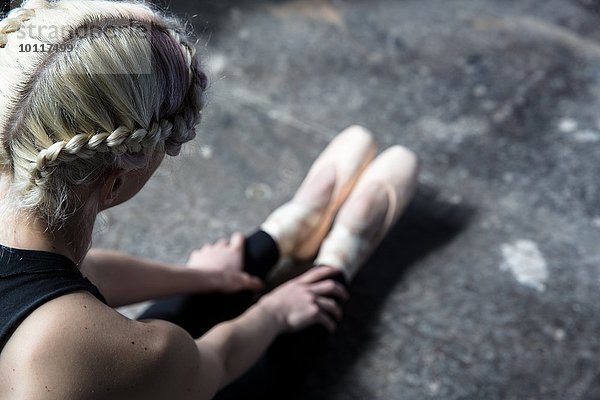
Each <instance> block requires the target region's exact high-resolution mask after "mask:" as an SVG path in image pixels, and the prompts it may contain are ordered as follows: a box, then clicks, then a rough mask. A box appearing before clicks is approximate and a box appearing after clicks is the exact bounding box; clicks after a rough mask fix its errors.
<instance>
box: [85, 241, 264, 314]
mask: <svg viewBox="0 0 600 400" xmlns="http://www.w3.org/2000/svg"><path fill="white" fill-rule="evenodd" d="M243 241H244V239H243V236H242V235H241V234H239V233H236V234H234V235H233V236H232V238H231V241H230V242H229V243H228V242H227V241H225V240H220V241H218V242H217V243H216V244H214V245H208V246H204V247H203V248H202V249H199V250H195V251H193V252H192V254H191V256H190V258H189V260H188V262H187V264H186V265H179V264H169V263H163V262H159V261H153V260H147V259H143V258H140V257H134V256H131V255H127V254H124V253H120V252H117V251H112V250H101V249H91V250H90V251H89V252H88V254H87V256H86V258H85V259H84V260H83V263H82V265H81V272H82V273H83V275H84V276H86V277H87V278H88V279H89V280H90V281H92V282H93V283H94V284H95V285H96V286H98V288H99V289H100V292H102V294H103V295H104V297H105V298H106V300H107V301H108V303H109V305H110V306H111V307H118V306H123V305H127V304H133V303H138V302H141V301H146V300H152V299H157V298H161V297H167V296H171V295H177V294H188V293H210V292H234V291H237V290H242V289H250V290H257V289H260V288H261V286H262V285H261V282H260V281H259V280H258V279H256V278H254V277H251V276H250V275H248V274H246V273H245V272H243V271H242V263H243V253H242V252H243Z"/></svg>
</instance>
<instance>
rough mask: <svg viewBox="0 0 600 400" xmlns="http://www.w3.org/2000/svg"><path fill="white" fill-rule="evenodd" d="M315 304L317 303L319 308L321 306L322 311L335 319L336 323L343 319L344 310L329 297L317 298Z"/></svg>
mask: <svg viewBox="0 0 600 400" xmlns="http://www.w3.org/2000/svg"><path fill="white" fill-rule="evenodd" d="M315 303H317V306H319V308H320V309H321V310H322V311H324V312H325V313H326V314H328V315H331V316H332V317H333V318H335V320H336V321H339V320H341V319H342V309H341V308H340V306H338V303H336V301H335V300H333V299H330V298H327V297H317V299H316V300H315Z"/></svg>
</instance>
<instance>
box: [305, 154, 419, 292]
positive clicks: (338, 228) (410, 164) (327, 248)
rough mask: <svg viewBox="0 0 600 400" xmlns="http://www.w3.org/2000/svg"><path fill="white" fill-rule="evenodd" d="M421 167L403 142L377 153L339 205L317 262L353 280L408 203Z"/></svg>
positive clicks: (348, 279) (316, 263)
mask: <svg viewBox="0 0 600 400" xmlns="http://www.w3.org/2000/svg"><path fill="white" fill-rule="evenodd" d="M418 169H419V163H418V160H417V157H416V156H415V154H414V153H413V152H411V151H410V150H408V149H406V148H404V147H401V146H394V147H391V148H389V149H387V150H386V151H384V152H383V153H382V154H381V155H380V156H379V157H377V158H376V159H375V161H373V162H372V163H371V164H370V165H369V167H368V168H367V169H366V170H365V172H364V173H363V175H362V176H361V177H360V180H359V181H358V183H357V184H356V187H355V188H354V190H353V191H352V193H351V194H350V196H349V197H348V199H347V200H346V202H345V203H344V205H343V206H342V207H341V208H340V210H339V213H338V215H337V217H336V220H335V222H334V224H333V227H332V229H331V232H329V234H328V235H327V237H326V238H325V240H324V242H323V244H322V246H321V249H320V250H319V254H318V255H317V258H316V260H315V262H314V264H315V265H328V266H332V267H335V268H339V269H340V270H341V271H342V272H343V273H344V276H345V278H346V280H347V281H348V282H350V281H351V280H352V278H353V277H354V275H355V274H356V272H357V271H358V269H359V268H360V267H361V265H362V264H363V263H364V262H365V261H366V260H367V258H368V257H369V256H370V255H371V254H372V253H373V251H374V250H375V248H377V246H378V245H379V243H380V242H381V240H382V239H383V237H384V236H385V235H386V234H387V232H388V231H389V229H390V227H391V226H392V225H394V223H395V222H396V221H397V220H398V218H399V217H400V215H401V214H402V211H403V210H404V208H405V207H406V205H407V204H408V203H409V201H410V199H411V198H412V196H413V194H414V190H415V186H416V182H417V175H418Z"/></svg>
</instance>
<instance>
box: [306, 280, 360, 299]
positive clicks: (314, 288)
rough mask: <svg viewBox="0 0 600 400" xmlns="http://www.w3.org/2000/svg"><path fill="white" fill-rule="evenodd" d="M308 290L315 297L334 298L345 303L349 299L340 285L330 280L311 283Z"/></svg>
mask: <svg viewBox="0 0 600 400" xmlns="http://www.w3.org/2000/svg"><path fill="white" fill-rule="evenodd" d="M309 290H310V291H311V293H314V294H316V295H317V296H327V297H334V298H336V299H338V300H341V301H346V300H348V298H349V297H350V295H349V294H348V291H347V290H346V289H344V287H343V286H342V285H341V284H340V283H338V282H336V281H334V280H332V279H327V280H323V281H320V282H316V283H313V284H311V285H310V287H309Z"/></svg>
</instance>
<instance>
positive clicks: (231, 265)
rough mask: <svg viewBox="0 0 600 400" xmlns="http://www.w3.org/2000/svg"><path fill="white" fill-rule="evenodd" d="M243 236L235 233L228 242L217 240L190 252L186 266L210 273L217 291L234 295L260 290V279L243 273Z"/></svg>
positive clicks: (261, 285)
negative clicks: (241, 291)
mask: <svg viewBox="0 0 600 400" xmlns="http://www.w3.org/2000/svg"><path fill="white" fill-rule="evenodd" d="M243 263H244V236H243V235H242V234H241V233H239V232H236V233H234V234H233V235H232V236H231V240H229V242H228V241H227V240H225V239H221V240H218V241H217V242H216V243H215V244H212V245H205V246H203V247H202V248H201V249H199V250H194V251H192V254H191V255H190V258H189V260H188V262H187V266H188V267H189V268H192V269H198V270H202V271H204V272H207V273H210V274H211V276H212V277H213V280H214V286H215V288H216V290H217V291H219V292H223V293H234V292H238V291H240V290H260V289H261V288H262V287H263V284H262V282H261V280H260V279H258V278H256V277H253V276H251V275H250V274H248V273H247V272H244V271H243V267H244V266H243Z"/></svg>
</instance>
